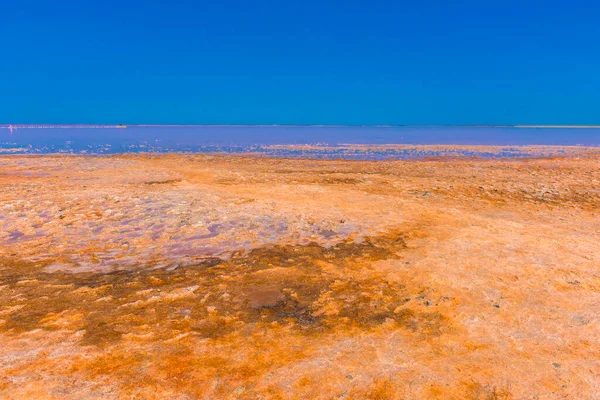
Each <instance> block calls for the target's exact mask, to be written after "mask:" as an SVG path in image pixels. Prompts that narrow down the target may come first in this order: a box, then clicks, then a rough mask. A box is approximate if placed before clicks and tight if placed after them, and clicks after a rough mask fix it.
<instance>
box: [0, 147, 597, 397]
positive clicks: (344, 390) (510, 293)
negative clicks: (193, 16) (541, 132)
mask: <svg viewBox="0 0 600 400" xmlns="http://www.w3.org/2000/svg"><path fill="white" fill-rule="evenodd" d="M599 206H600V156H599V155H598V152H597V151H592V150H590V151H580V152H572V154H571V153H570V154H569V155H568V156H566V157H554V158H546V159H529V160H476V159H455V160H444V159H438V160H419V161H340V160H298V159H296V160H293V159H270V158H252V157H220V156H184V155H161V156H149V155H137V156H133V155H121V156H113V157H84V156H71V157H70V156H40V157H37V156H4V157H0V343H1V346H0V398H7V399H31V398H42V399H83V398H90V399H112V398H126V399H132V398H133V399H153V398H154V399H164V398H169V399H216V398H224V399H307V398H311V399H437V398H439V399H596V398H600V397H599V396H600V320H599V312H598V310H599V309H600V218H599V213H598V209H599Z"/></svg>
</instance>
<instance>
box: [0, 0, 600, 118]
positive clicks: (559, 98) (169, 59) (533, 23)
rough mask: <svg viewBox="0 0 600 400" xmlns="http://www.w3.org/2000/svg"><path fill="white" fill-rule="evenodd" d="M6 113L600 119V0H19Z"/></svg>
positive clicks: (8, 17)
mask: <svg viewBox="0 0 600 400" xmlns="http://www.w3.org/2000/svg"><path fill="white" fill-rule="evenodd" d="M1 11H2V12H1V14H2V22H1V23H0V49H1V51H2V61H1V62H0V123H6V124H8V123H21V124H23V123H92V124H93V123H107V124H111V123H125V124H134V123H149V124H166V123H173V124H349V125H354V124H590V125H592V124H600V72H599V71H600V40H599V39H598V38H600V23H598V20H599V16H600V3H598V2H597V1H578V0H574V1H569V2H564V1H555V0H547V1H523V0H521V1H513V0H505V1H495V2H488V1H481V0H479V1H472V0H467V1H454V2H448V1H419V2H417V1H414V2H413V1H411V2H401V1H395V2H393V1H385V2H383V1H376V0H371V1H352V0H350V1H344V2H342V1H314V0H306V1H297V2H291V1H285V2H282V1H261V0H254V1H241V0H238V1H227V0H224V1H211V2H208V1H171V2H166V1H153V0H146V1H113V0H108V1H102V2H100V1H98V2H96V1H94V2H88V1H55V2H50V1H41V0H40V1H27V0H24V1H16V0H11V1H7V2H3V3H2V6H1Z"/></svg>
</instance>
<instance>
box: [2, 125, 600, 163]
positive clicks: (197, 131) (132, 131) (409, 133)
mask: <svg viewBox="0 0 600 400" xmlns="http://www.w3.org/2000/svg"><path fill="white" fill-rule="evenodd" d="M2 128H3V129H2ZM306 144H311V145H320V146H323V147H325V146H330V148H329V150H328V151H327V152H325V153H326V154H320V152H318V151H317V152H315V151H312V153H311V154H306V151H302V150H299V149H291V148H287V149H273V148H270V146H273V145H306ZM343 144H350V145H358V144H372V145H383V144H406V145H434V144H439V145H493V146H523V145H550V146H577V145H581V146H600V128H586V129H581V128H517V127H486V126H481V127H473V126H466V127H465V126H276V125H270V126H208V125H169V126H167V125H164V126H142V125H130V126H127V127H126V128H117V127H94V128H91V127H54V128H39V127H36V128H33V127H20V126H19V127H17V129H16V130H14V129H13V130H12V131H11V130H10V129H8V126H0V151H1V152H2V153H7V152H11V153H21V154H23V153H57V152H63V153H91V154H115V153H125V152H199V153H228V154H235V153H258V154H265V155H271V156H292V157H303V156H307V155H310V156H312V157H319V156H320V155H321V156H326V157H340V158H358V159H368V158H411V157H412V156H411V155H410V154H406V151H404V152H399V151H395V152H390V151H387V152H381V151H379V152H378V154H375V155H373V154H371V155H368V154H363V152H359V154H352V152H348V151H340V149H337V150H338V151H336V149H335V146H339V145H343ZM331 146H333V148H331ZM507 151H508V153H506V154H504V155H503V156H508V157H510V156H516V155H515V154H511V153H510V148H508V149H507ZM428 155H432V154H428ZM433 155H435V154H433ZM461 155H472V154H461ZM413 156H414V155H413Z"/></svg>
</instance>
